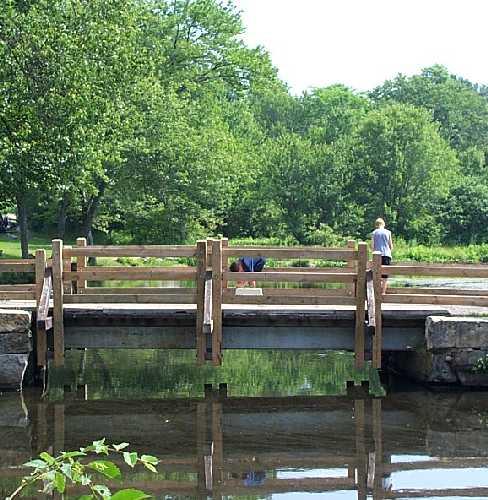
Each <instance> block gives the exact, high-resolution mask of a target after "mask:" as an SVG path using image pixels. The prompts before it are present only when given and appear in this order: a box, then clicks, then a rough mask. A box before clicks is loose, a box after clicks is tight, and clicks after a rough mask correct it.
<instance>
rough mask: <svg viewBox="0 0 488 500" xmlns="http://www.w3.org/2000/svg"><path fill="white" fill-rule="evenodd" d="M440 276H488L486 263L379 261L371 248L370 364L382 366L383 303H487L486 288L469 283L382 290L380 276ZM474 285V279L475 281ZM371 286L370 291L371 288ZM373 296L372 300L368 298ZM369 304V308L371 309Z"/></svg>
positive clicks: (369, 292) (369, 284) (464, 304)
mask: <svg viewBox="0 0 488 500" xmlns="http://www.w3.org/2000/svg"><path fill="white" fill-rule="evenodd" d="M382 275H383V276H387V277H388V278H391V277H392V276H408V277H429V278H432V277H442V278H479V279H486V278H488V266H487V265H480V264H417V263H415V264H395V265H390V266H382V265H381V255H380V254H379V253H378V252H373V260H372V263H371V273H370V274H369V276H368V280H367V281H368V308H369V309H370V310H369V317H370V324H371V317H372V316H373V317H375V324H373V326H375V329H376V334H375V336H374V340H373V366H374V367H376V368H380V367H381V350H382V335H381V330H382V328H381V310H382V305H383V304H416V305H424V304H426V305H427V304H428V305H443V306H478V307H483V306H488V290H487V289H476V288H468V287H457V286H456V287H452V286H451V287H425V286H415V285H414V286H408V287H399V286H388V288H387V290H386V293H385V294H383V293H382V290H381V277H382ZM474 284H475V285H476V283H474ZM371 289H372V290H373V292H371ZM370 298H371V299H374V300H370ZM371 304H372V309H371Z"/></svg>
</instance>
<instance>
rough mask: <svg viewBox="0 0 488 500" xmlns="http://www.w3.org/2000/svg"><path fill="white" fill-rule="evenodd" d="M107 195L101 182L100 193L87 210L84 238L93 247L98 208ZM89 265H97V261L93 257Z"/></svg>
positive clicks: (89, 203) (90, 202) (92, 199)
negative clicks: (94, 224)
mask: <svg viewBox="0 0 488 500" xmlns="http://www.w3.org/2000/svg"><path fill="white" fill-rule="evenodd" d="M104 193H105V182H104V181H100V182H99V184H98V193H97V194H96V196H93V197H92V198H91V199H90V201H89V202H88V206H87V208H86V210H85V219H84V221H83V236H84V237H85V238H86V242H87V244H88V245H93V223H94V222H95V218H96V215H97V211H98V208H99V206H100V201H101V200H102V197H103V195H104ZM88 263H89V264H91V265H95V263H96V259H95V258H94V257H91V258H90V259H88Z"/></svg>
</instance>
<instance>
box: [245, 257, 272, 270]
mask: <svg viewBox="0 0 488 500" xmlns="http://www.w3.org/2000/svg"><path fill="white" fill-rule="evenodd" d="M239 260H240V261H241V264H242V267H243V268H244V271H245V272H246V273H259V272H261V271H262V270H263V268H264V265H265V264H266V259H265V258H264V257H241V258H240V259H239Z"/></svg>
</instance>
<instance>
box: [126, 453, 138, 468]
mask: <svg viewBox="0 0 488 500" xmlns="http://www.w3.org/2000/svg"><path fill="white" fill-rule="evenodd" d="M124 460H125V463H126V464H127V465H130V466H131V467H134V465H136V463H137V453H136V452H135V451H132V452H128V451H124Z"/></svg>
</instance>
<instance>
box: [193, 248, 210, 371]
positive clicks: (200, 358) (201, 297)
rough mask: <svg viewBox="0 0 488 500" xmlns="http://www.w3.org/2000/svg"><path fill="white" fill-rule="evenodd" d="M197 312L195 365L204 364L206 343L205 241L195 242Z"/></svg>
mask: <svg viewBox="0 0 488 500" xmlns="http://www.w3.org/2000/svg"><path fill="white" fill-rule="evenodd" d="M196 257H197V297H196V304H197V311H196V348H197V363H198V364H203V363H204V362H205V353H206V350H207V342H206V338H205V332H204V331H203V323H204V321H203V317H204V311H205V279H206V274H207V260H208V259H207V242H206V240H200V241H197V254H196Z"/></svg>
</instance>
